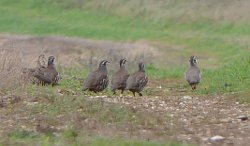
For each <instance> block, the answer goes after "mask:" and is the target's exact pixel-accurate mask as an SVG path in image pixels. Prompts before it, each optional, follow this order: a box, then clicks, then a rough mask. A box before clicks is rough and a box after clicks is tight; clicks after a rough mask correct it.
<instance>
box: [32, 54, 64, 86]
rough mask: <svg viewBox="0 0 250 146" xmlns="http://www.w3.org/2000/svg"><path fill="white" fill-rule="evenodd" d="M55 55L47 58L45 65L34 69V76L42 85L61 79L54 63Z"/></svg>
mask: <svg viewBox="0 0 250 146" xmlns="http://www.w3.org/2000/svg"><path fill="white" fill-rule="evenodd" d="M54 60H55V57H54V56H50V57H49V59H48V65H47V67H40V68H39V69H37V70H35V71H34V73H33V74H34V77H36V78H37V79H38V80H39V81H40V82H41V83H42V84H43V85H44V84H52V85H56V84H58V81H59V80H60V79H61V77H60V75H59V74H58V72H57V70H56V68H55V64H54Z"/></svg>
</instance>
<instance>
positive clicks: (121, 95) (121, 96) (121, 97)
mask: <svg viewBox="0 0 250 146" xmlns="http://www.w3.org/2000/svg"><path fill="white" fill-rule="evenodd" d="M123 92H124V90H123V89H122V91H121V94H120V99H121V101H122V102H123Z"/></svg>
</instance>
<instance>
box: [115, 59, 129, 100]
mask: <svg viewBox="0 0 250 146" xmlns="http://www.w3.org/2000/svg"><path fill="white" fill-rule="evenodd" d="M126 62H128V61H127V60H126V59H121V60H120V69H119V70H118V71H117V72H116V73H115V74H114V75H113V76H112V80H111V84H112V87H111V88H112V92H113V93H114V95H115V94H116V92H115V90H121V94H123V91H124V90H125V88H126V81H127V79H128V77H129V73H128V70H127V68H126V66H125V64H126Z"/></svg>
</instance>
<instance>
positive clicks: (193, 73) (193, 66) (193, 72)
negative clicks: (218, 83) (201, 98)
mask: <svg viewBox="0 0 250 146" xmlns="http://www.w3.org/2000/svg"><path fill="white" fill-rule="evenodd" d="M189 63H190V67H189V68H188V70H187V71H186V73H185V79H186V81H187V82H188V83H189V85H190V86H191V88H192V90H195V89H196V85H197V84H199V83H200V80H201V71H200V69H199V67H198V66H197V59H196V58H195V56H191V57H190V59H189Z"/></svg>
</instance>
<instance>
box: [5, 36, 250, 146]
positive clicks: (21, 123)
mask: <svg viewBox="0 0 250 146" xmlns="http://www.w3.org/2000/svg"><path fill="white" fill-rule="evenodd" d="M0 49H3V50H8V51H14V52H17V54H18V56H19V57H20V58H21V61H22V62H21V64H22V65H21V66H31V67H32V66H35V60H36V59H37V56H38V55H39V54H41V53H45V54H53V55H55V56H57V58H58V60H57V63H58V64H60V65H61V66H63V67H66V68H67V67H69V66H71V65H75V66H77V65H81V64H84V65H89V64H94V65H93V66H95V65H96V64H97V63H98V61H99V60H100V59H101V58H100V56H102V57H103V56H105V57H107V58H109V59H112V60H113V61H116V60H118V59H119V58H120V57H121V56H125V58H128V60H135V61H139V60H146V61H148V63H150V62H152V60H153V59H154V58H157V57H159V56H160V53H159V50H157V49H155V48H154V47H153V46H150V45H147V44H144V43H143V42H135V43H115V42H112V41H93V40H84V39H78V38H66V37H55V36H53V37H32V36H20V35H17V36H14V35H0ZM131 49H134V50H135V51H134V52H133V53H131V51H128V50H131ZM145 52H147V53H145ZM149 54H150V55H149ZM171 61H172V60H171ZM30 64H31V65H30ZM115 67H116V66H115V65H114V66H112V65H111V67H110V69H111V70H112V69H114V68H115ZM0 75H1V74H0ZM0 77H1V76H0ZM0 79H1V78H0ZM172 82H173V81H154V82H152V81H151V82H150V83H149V86H148V87H147V89H146V90H147V91H149V90H150V91H152V93H150V94H149V95H152V96H143V97H136V98H133V97H131V96H130V95H128V94H126V95H125V97H124V98H123V99H121V100H120V101H118V100H117V98H116V97H110V96H106V95H98V96H90V97H89V96H88V97H87V98H88V100H93V101H101V102H103V103H104V104H116V105H119V106H121V107H126V108H129V109H131V110H132V111H133V112H134V113H135V114H142V115H143V114H145V116H147V115H151V116H150V118H152V119H149V120H148V121H149V122H145V123H141V122H138V121H137V120H139V119H134V120H132V121H131V123H130V124H128V125H115V124H113V123H107V124H103V123H98V122H97V121H96V120H95V119H94V118H93V119H85V118H82V117H79V115H78V112H81V110H82V109H81V108H79V110H77V111H72V113H70V114H71V116H70V117H69V116H68V114H69V113H62V114H61V115H58V117H57V121H58V123H57V124H56V125H53V128H55V129H64V128H67V127H68V126H70V124H72V123H74V122H76V121H80V123H81V122H82V123H83V125H84V126H85V128H86V130H88V131H89V132H90V133H92V134H94V135H100V136H114V135H115V136H117V135H118V136H120V137H128V138H132V139H147V140H155V141H158V140H159V141H163V140H168V139H169V140H177V141H181V142H187V143H193V144H198V145H204V146H207V145H224V146H229V145H230V146H231V145H235V146H246V145H249V143H250V120H249V119H244V117H245V118H250V117H249V116H250V106H249V104H244V103H241V102H239V101H238V98H234V95H232V94H230V95H218V96H211V97H205V96H201V95H200V96H198V95H196V94H195V93H192V92H191V91H190V90H187V89H185V90H182V89H181V90H180V89H174V87H173V85H172ZM178 82H181V83H183V82H182V81H177V83H178ZM57 89H60V87H57ZM188 89H189V88H188ZM58 94H59V93H58ZM60 94H61V93H60ZM62 94H64V93H62ZM156 95H157V96H156ZM79 98H81V97H79ZM0 99H1V101H0V107H1V108H0V135H1V136H0V138H1V137H2V136H3V135H4V134H7V133H8V131H10V130H13V129H15V128H19V129H20V128H21V129H26V130H35V129H36V130H37V128H34V127H35V125H36V122H37V120H36V119H37V118H38V117H36V116H39V114H37V113H36V114H34V115H32V112H33V111H22V110H20V109H22V108H21V107H26V108H24V109H31V108H29V107H30V106H32V105H35V104H37V103H38V102H41V103H47V102H48V101H47V100H46V99H42V98H39V97H24V96H23V95H21V96H20V97H19V96H17V95H6V94H2V93H1V92H0ZM43 114H44V113H40V116H44V115H43ZM66 115H67V116H66ZM163 116H164V117H163ZM65 118H66V119H65ZM67 118H68V119H67ZM151 120H152V121H157V122H154V123H158V124H155V125H150V124H151V123H150V121H151ZM62 121H64V122H63V123H62ZM138 123H139V124H138ZM134 125H136V126H134ZM214 136H215V137H214ZM213 138H214V139H215V140H214V139H213Z"/></svg>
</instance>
